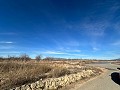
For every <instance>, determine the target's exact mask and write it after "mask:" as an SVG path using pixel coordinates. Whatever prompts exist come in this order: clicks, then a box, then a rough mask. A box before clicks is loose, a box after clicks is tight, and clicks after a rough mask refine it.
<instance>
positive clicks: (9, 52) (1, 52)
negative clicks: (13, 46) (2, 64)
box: [0, 51, 20, 54]
mask: <svg viewBox="0 0 120 90" xmlns="http://www.w3.org/2000/svg"><path fill="white" fill-rule="evenodd" d="M16 53H20V52H18V51H6V52H5V51H0V54H16Z"/></svg>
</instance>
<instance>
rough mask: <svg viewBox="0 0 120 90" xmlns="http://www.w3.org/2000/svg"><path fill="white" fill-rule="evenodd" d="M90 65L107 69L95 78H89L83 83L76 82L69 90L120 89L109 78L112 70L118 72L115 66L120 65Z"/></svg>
mask: <svg viewBox="0 0 120 90" xmlns="http://www.w3.org/2000/svg"><path fill="white" fill-rule="evenodd" d="M92 66H100V67H104V68H107V69H108V70H107V71H106V72H105V73H104V74H102V75H100V76H98V77H97V78H94V79H91V80H89V81H87V82H85V83H83V84H77V85H75V87H74V88H71V89H70V90H120V85H118V84H116V83H115V82H113V81H112V80H111V76H110V75H111V73H112V72H119V71H118V70H117V69H116V68H117V67H120V65H113V64H110V63H108V64H92Z"/></svg>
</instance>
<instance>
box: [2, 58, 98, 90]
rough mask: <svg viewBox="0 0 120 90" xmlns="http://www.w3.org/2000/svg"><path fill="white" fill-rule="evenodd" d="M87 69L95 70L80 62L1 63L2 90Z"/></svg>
mask: <svg viewBox="0 0 120 90" xmlns="http://www.w3.org/2000/svg"><path fill="white" fill-rule="evenodd" d="M87 69H93V68H92V67H86V66H84V65H83V64H82V62H80V61H77V62H75V61H40V62H36V61H32V60H30V61H1V62H0V90H7V89H10V88H13V87H16V86H20V85H23V84H27V83H32V82H35V81H37V80H40V79H46V78H53V77H60V76H64V75H66V74H67V75H68V74H72V73H77V72H81V71H82V70H87ZM94 69H95V68H94ZM96 71H97V70H96Z"/></svg>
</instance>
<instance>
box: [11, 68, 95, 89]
mask: <svg viewBox="0 0 120 90" xmlns="http://www.w3.org/2000/svg"><path fill="white" fill-rule="evenodd" d="M91 75H95V72H94V70H86V71H85V70H83V71H82V72H78V73H76V74H70V75H66V76H63V77H59V78H48V79H45V80H39V81H37V82H34V83H31V84H28V85H22V86H20V87H16V88H14V89H10V90H57V89H59V88H61V87H64V86H66V85H69V84H71V83H74V82H76V81H78V80H81V79H83V78H87V77H90V76H91Z"/></svg>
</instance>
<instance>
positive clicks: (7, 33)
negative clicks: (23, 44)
mask: <svg viewBox="0 0 120 90" xmlns="http://www.w3.org/2000/svg"><path fill="white" fill-rule="evenodd" d="M16 34H17V33H14V32H3V33H0V35H16Z"/></svg>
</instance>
